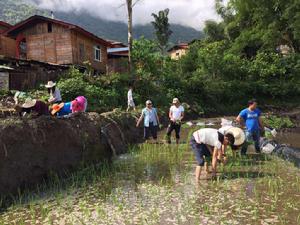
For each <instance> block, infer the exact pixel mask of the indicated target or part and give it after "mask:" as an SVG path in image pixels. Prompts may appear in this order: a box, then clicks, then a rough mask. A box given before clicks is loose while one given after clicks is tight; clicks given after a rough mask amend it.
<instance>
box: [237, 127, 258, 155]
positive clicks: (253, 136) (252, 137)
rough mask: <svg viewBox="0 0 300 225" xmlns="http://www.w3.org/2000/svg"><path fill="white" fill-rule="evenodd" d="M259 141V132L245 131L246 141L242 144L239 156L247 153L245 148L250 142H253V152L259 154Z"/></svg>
mask: <svg viewBox="0 0 300 225" xmlns="http://www.w3.org/2000/svg"><path fill="white" fill-rule="evenodd" d="M259 139H260V131H259V130H257V131H252V132H250V131H246V141H245V142H244V144H243V146H242V149H241V155H246V153H247V148H248V145H249V143H250V142H252V141H253V142H254V146H255V151H256V152H260V147H259Z"/></svg>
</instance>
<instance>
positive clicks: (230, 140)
mask: <svg viewBox="0 0 300 225" xmlns="http://www.w3.org/2000/svg"><path fill="white" fill-rule="evenodd" d="M234 143H235V138H234V136H233V134H232V133H226V134H225V135H223V134H221V133H220V132H218V130H217V129H213V128H201V129H199V130H197V131H195V132H194V133H193V135H192V137H191V140H190V145H191V147H192V150H193V151H194V154H195V157H196V160H197V163H198V165H197V166H196V170H195V178H196V181H197V182H198V181H199V179H200V175H201V171H202V168H203V167H204V165H205V159H206V158H210V157H211V158H212V161H211V162H212V163H211V164H212V177H216V171H217V161H218V156H219V155H220V154H221V155H224V154H225V151H226V148H227V145H233V144H234Z"/></svg>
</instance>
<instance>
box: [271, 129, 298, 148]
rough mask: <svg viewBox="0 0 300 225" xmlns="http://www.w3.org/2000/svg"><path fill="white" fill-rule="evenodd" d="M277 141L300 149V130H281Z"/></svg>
mask: <svg viewBox="0 0 300 225" xmlns="http://www.w3.org/2000/svg"><path fill="white" fill-rule="evenodd" d="M276 141H278V142H279V143H281V144H286V145H288V146H290V147H294V148H299V149H300V132H298V131H296V132H290V131H289V132H280V133H278V135H277V136H276Z"/></svg>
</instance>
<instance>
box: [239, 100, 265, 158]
mask: <svg viewBox="0 0 300 225" xmlns="http://www.w3.org/2000/svg"><path fill="white" fill-rule="evenodd" d="M236 121H237V122H238V123H240V124H241V125H245V126H246V141H245V142H244V144H243V146H242V149H241V155H246V153H247V148H248V145H249V142H251V141H254V145H255V150H256V152H257V153H259V152H260V148H259V139H260V131H261V129H263V123H262V119H261V111H260V110H259V109H258V108H257V101H256V100H255V99H252V100H250V101H249V102H248V108H246V109H244V110H242V111H241V112H240V114H239V115H238V117H237V118H236Z"/></svg>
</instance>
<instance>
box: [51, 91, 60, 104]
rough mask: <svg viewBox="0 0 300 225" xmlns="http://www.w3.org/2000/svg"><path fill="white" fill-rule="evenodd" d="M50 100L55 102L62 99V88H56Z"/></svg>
mask: <svg viewBox="0 0 300 225" xmlns="http://www.w3.org/2000/svg"><path fill="white" fill-rule="evenodd" d="M49 101H51V102H54V103H55V102H61V101H62V98H61V94H60V90H59V89H58V88H55V91H54V93H52V94H50V99H49Z"/></svg>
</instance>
